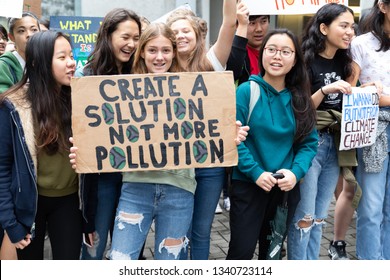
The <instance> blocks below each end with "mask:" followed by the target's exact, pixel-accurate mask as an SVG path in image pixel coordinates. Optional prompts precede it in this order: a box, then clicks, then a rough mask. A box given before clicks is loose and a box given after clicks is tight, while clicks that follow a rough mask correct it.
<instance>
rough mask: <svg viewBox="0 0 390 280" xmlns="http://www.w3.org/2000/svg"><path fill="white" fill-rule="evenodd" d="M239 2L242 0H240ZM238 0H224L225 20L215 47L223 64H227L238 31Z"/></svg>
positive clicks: (217, 55)
mask: <svg viewBox="0 0 390 280" xmlns="http://www.w3.org/2000/svg"><path fill="white" fill-rule="evenodd" d="M238 2H241V0H239V1H238ZM236 3H237V1H236V0H224V1H223V20H222V25H221V28H220V30H219V34H218V39H217V41H216V42H215V44H214V46H213V49H214V52H215V55H216V57H217V58H218V60H219V62H220V63H221V65H223V66H225V65H226V62H227V60H228V58H229V54H230V50H231V47H232V44H233V38H234V34H235V32H236Z"/></svg>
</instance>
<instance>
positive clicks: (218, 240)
mask: <svg viewBox="0 0 390 280" xmlns="http://www.w3.org/2000/svg"><path fill="white" fill-rule="evenodd" d="M221 203H222V200H221ZM334 207H335V204H334V201H333V202H332V204H331V206H330V209H329V217H328V219H327V220H326V222H327V224H326V225H325V228H324V231H323V238H322V242H321V252H320V259H322V260H329V257H328V255H327V249H328V246H329V242H330V240H331V239H332V238H333V217H334ZM229 238H230V232H229V212H226V211H223V213H222V214H216V215H215V217H214V223H213V227H212V231H211V245H210V257H209V259H210V260H224V259H225V258H226V254H227V250H228V245H229ZM346 243H347V253H348V256H349V257H350V259H356V249H355V244H356V227H355V219H353V220H352V222H351V225H350V227H349V230H348V232H347V237H346ZM153 248H154V227H152V229H151V231H150V232H149V235H148V239H147V241H146V247H145V252H144V255H145V256H146V258H147V259H153ZM256 258H257V256H256V255H255V256H254V259H256ZM45 259H51V253H50V243H49V240H46V243H45Z"/></svg>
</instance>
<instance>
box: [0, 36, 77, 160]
mask: <svg viewBox="0 0 390 280" xmlns="http://www.w3.org/2000/svg"><path fill="white" fill-rule="evenodd" d="M60 37H64V38H65V39H66V40H67V41H68V42H69V44H71V41H70V38H69V37H68V36H67V35H65V34H64V33H62V32H54V31H46V32H38V33H35V34H34V35H33V36H31V38H30V39H29V40H28V42H27V46H26V67H25V69H24V74H23V77H22V79H21V80H20V82H18V83H17V84H16V85H15V86H14V87H12V88H10V89H9V90H8V91H7V92H5V93H4V94H3V96H1V97H0V103H2V102H3V100H4V99H5V98H7V97H8V96H9V95H10V94H12V93H14V92H16V91H19V90H22V89H23V88H24V87H25V86H26V85H27V89H26V95H25V98H26V99H27V101H28V102H29V103H30V104H31V110H32V114H33V117H34V121H35V122H36V131H37V132H38V134H37V135H36V139H37V141H36V143H37V147H38V149H45V150H46V151H47V152H48V153H49V154H54V153H56V152H58V151H68V150H69V147H70V143H69V140H68V139H69V137H70V136H71V135H72V131H71V94H70V92H71V89H70V87H69V86H58V83H57V81H56V79H55V78H54V75H53V69H52V64H53V54H54V45H55V42H56V40H57V39H58V38H60Z"/></svg>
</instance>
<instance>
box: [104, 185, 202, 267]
mask: <svg viewBox="0 0 390 280" xmlns="http://www.w3.org/2000/svg"><path fill="white" fill-rule="evenodd" d="M193 204H194V195H193V194H192V193H191V192H188V191H186V190H184V189H180V188H177V187H174V186H171V185H166V184H152V183H126V182H125V183H123V186H122V193H121V196H120V198H119V204H118V209H117V214H116V218H115V226H114V234H113V238H112V247H111V254H110V258H111V259H112V260H116V259H120V260H128V259H132V260H137V259H138V256H139V254H140V251H141V248H142V245H143V244H144V242H145V240H146V237H147V235H148V232H149V230H150V227H151V225H152V222H153V220H154V222H155V245H154V258H155V259H156V260H174V259H179V258H180V253H181V251H182V250H185V249H186V247H187V245H188V238H187V236H186V234H187V232H188V229H189V227H190V223H191V218H192V212H193ZM172 242H173V243H175V244H172ZM169 243H171V244H169Z"/></svg>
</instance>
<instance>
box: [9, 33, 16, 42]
mask: <svg viewBox="0 0 390 280" xmlns="http://www.w3.org/2000/svg"><path fill="white" fill-rule="evenodd" d="M8 38H9V39H10V40H11V41H12V42H15V37H14V35H12V34H11V33H8Z"/></svg>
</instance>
